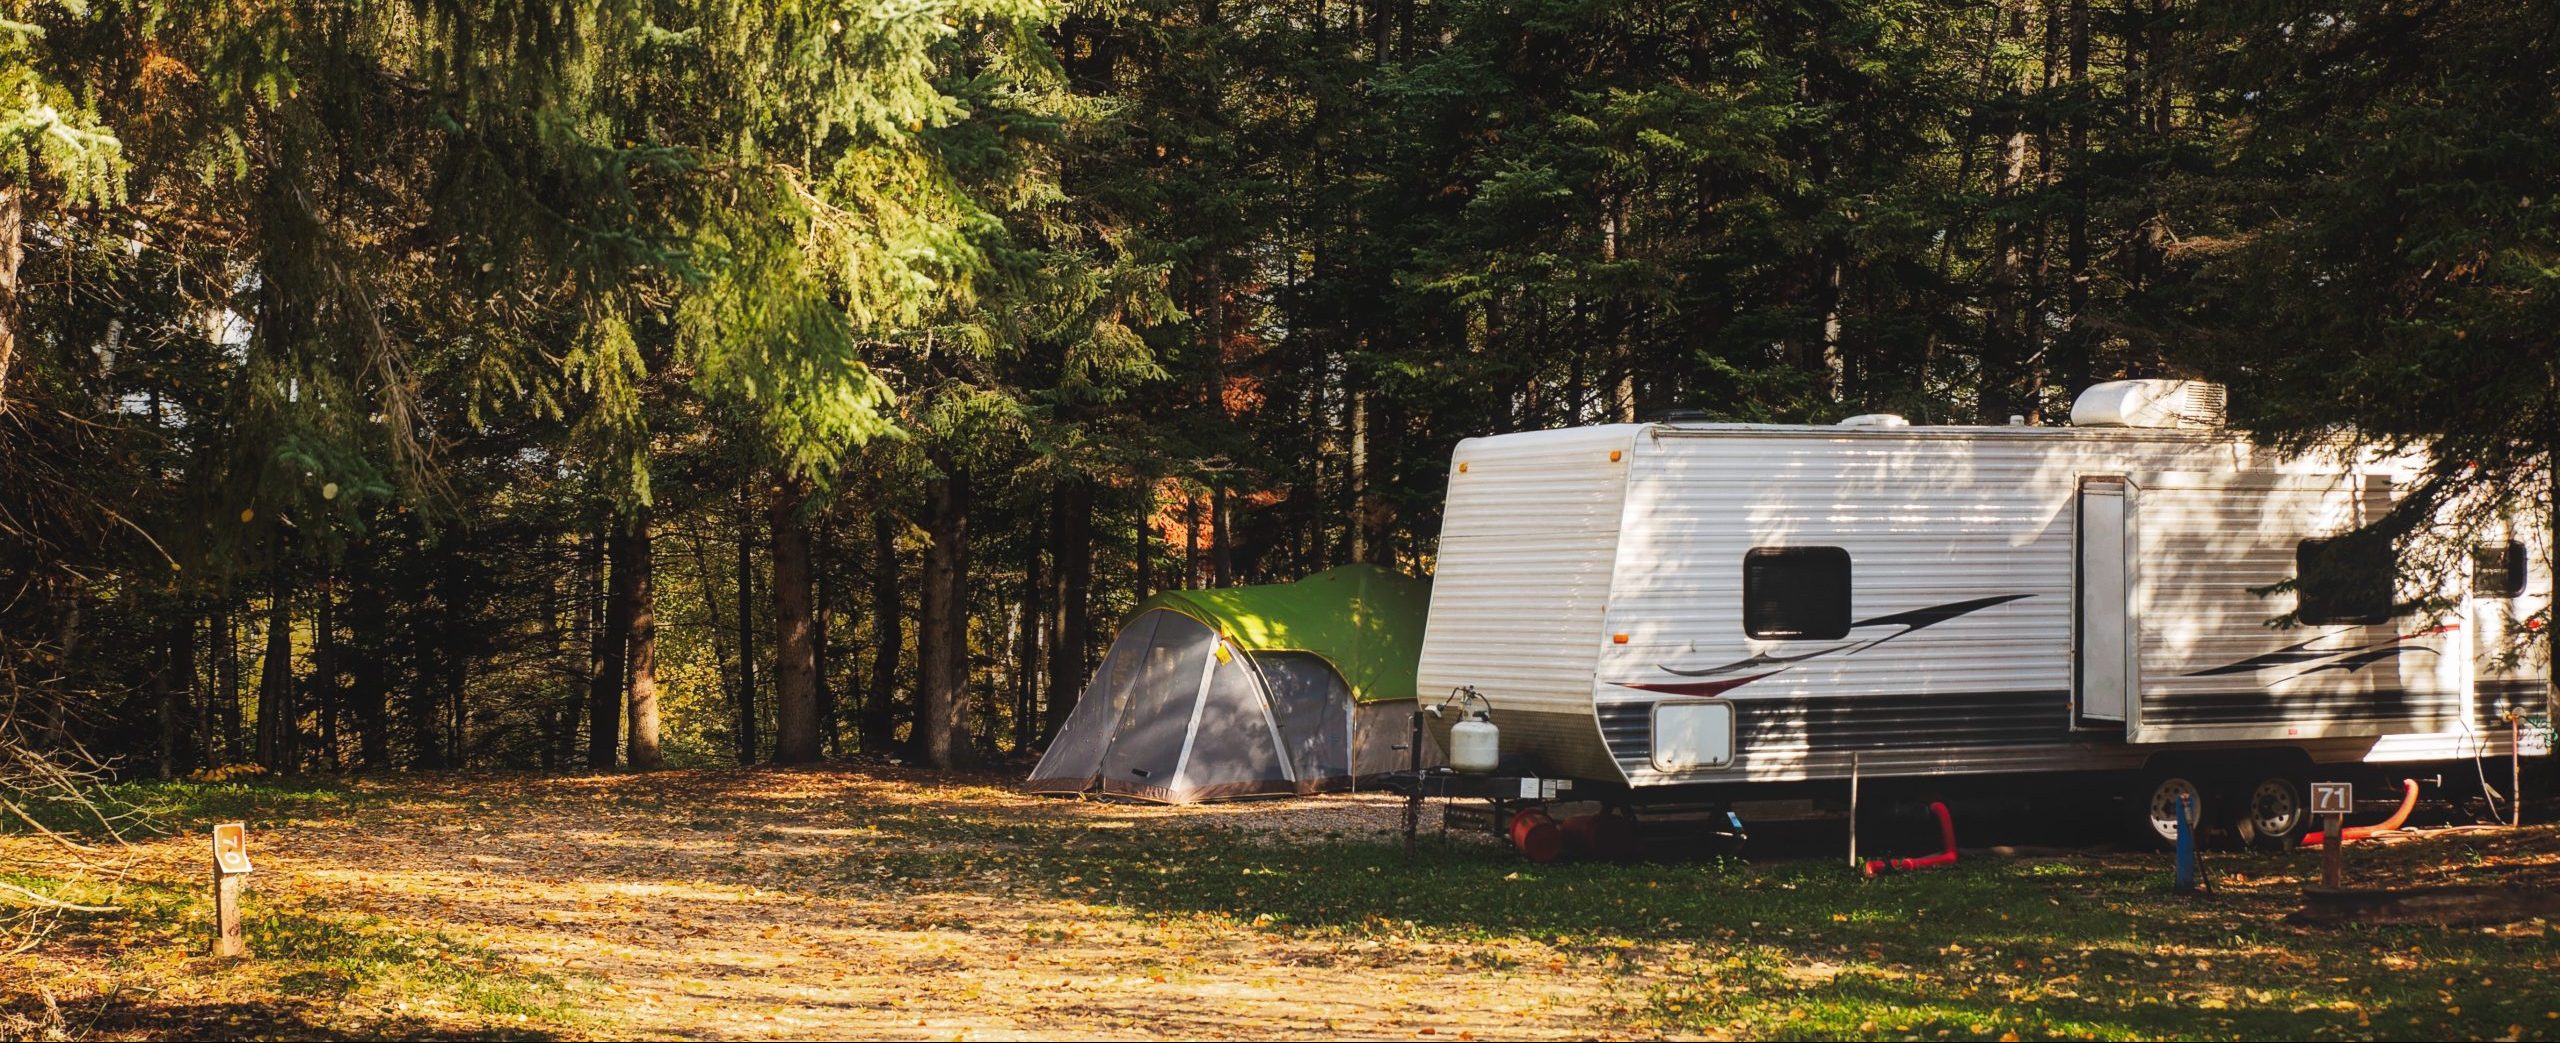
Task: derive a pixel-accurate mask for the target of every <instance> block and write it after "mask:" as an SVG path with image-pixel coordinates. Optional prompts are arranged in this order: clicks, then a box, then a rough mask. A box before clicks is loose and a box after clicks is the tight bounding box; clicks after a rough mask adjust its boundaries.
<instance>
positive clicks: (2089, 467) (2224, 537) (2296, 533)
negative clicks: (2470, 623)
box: [1423, 427, 2550, 785]
mask: <svg viewBox="0 0 2560 1043" xmlns="http://www.w3.org/2000/svg"><path fill="white" fill-rule="evenodd" d="M1639 431H1640V432H1641V434H1638V433H1637V432H1639ZM1619 438H1630V439H1631V442H1630V446H1631V448H1630V452H1629V459H1628V461H1627V463H1628V464H1629V466H1628V467H1627V468H1626V471H1625V474H1626V478H1625V483H1624V486H1623V490H1624V491H1623V496H1624V500H1623V503H1619V504H1614V505H1613V504H1612V502H1611V501H1610V497H1611V496H1613V495H1617V494H1616V493H1613V492H1612V491H1611V490H1610V489H1609V488H1608V486H1607V484H1606V483H1605V482H1601V481H1595V480H1593V479H1592V478H1591V476H1590V474H1589V471H1588V468H1589V464H1588V463H1587V461H1589V460H1590V459H1592V456H1591V454H1590V452H1589V450H1591V449H1595V448H1601V447H1603V446H1605V445H1607V444H1609V443H1612V442H1614V441H1615V440H1617V439H1619ZM1458 455H1459V458H1460V459H1464V460H1469V461H1470V463H1471V467H1470V473H1469V474H1468V475H1463V476H1461V475H1453V478H1455V479H1457V480H1456V481H1453V482H1452V486H1451V496H1450V511H1449V523H1448V524H1449V529H1448V535H1447V536H1445V537H1444V543H1443V547H1442V558H1441V560H1442V566H1441V575H1440V580H1439V582H1438V585H1437V588H1436V589H1435V591H1434V598H1433V605H1432V623H1431V625H1432V634H1431V637H1430V639H1429V640H1427V641H1426V644H1425V654H1424V666H1423V676H1424V679H1425V685H1426V690H1429V689H1430V688H1433V687H1438V688H1442V689H1444V690H1445V688H1446V686H1448V685H1451V684H1458V683H1475V684H1478V685H1479V686H1480V687H1483V688H1484V689H1485V690H1486V691H1487V692H1488V694H1494V693H1496V692H1498V691H1500V690H1502V689H1503V688H1506V687H1507V688H1508V689H1509V691H1510V692H1511V694H1512V698H1513V699H1514V701H1516V702H1522V703H1523V705H1522V709H1524V710H1526V709H1534V710H1536V711H1538V712H1540V713H1563V712H1568V711H1571V710H1572V709H1573V704H1574V703H1575V702H1576V701H1577V700H1583V701H1584V702H1583V703H1582V708H1581V709H1580V710H1579V712H1584V713H1587V714H1589V715H1590V716H1591V718H1592V719H1593V720H1594V722H1595V727H1594V729H1593V731H1592V735H1593V739H1594V740H1598V739H1599V738H1600V737H1602V736H1605V741H1604V742H1592V743H1591V745H1595V746H1603V747H1605V748H1601V749H1597V750H1594V749H1590V748H1587V747H1586V745H1585V744H1586V740H1585V739H1583V738H1582V737H1581V736H1578V735H1576V734H1574V732H1575V729H1573V728H1571V727H1562V726H1557V724H1556V722H1555V721H1552V720H1548V719H1543V718H1542V719H1540V720H1538V721H1536V722H1535V723H1534V724H1532V723H1531V722H1528V721H1523V722H1522V723H1523V725H1524V727H1521V728H1517V729H1514V728H1511V727H1506V729H1505V736H1504V737H1505V746H1506V748H1509V749H1518V750H1526V751H1530V752H1534V753H1537V754H1540V755H1541V756H1543V757H1544V759H1545V760H1546V762H1547V765H1548V770H1551V771H1565V770H1570V771H1574V772H1576V773H1583V774H1595V773H1597V774H1598V775H1599V777H1605V772H1607V771H1616V772H1618V773H1622V774H1624V775H1626V776H1627V777H1628V779H1629V780H1630V782H1632V783H1634V784H1637V785H1668V784H1707V783H1719V782H1735V781H1774V780H1796V779H1822V778H1838V777H1842V776H1845V774H1846V773H1847V768H1848V763H1849V758H1850V756H1851V755H1852V754H1853V753H1854V754H1857V755H1859V757H1860V762H1861V765H1862V769H1863V770H1864V771H1866V772H1868V773H1870V774H1876V775H1891V774H1915V773H1938V772H1945V773H1958V772H2004V771H2043V770H2072V769H2099V768H2120V767H2132V766H2136V765H2139V764H2140V763H2141V762H2142V760H2143V759H2144V758H2145V757H2147V756H2149V755H2150V754H2152V753H2154V752H2156V751H2157V750H2158V749H2159V748H2160V747H2158V746H2156V745H2142V744H2128V743H2127V742H2125V741H2124V738H2123V736H2121V735H2118V734H2115V733H2113V732H2112V731H2095V730H2090V731H2076V732H2075V731H2073V730H2072V729H2071V728H2070V722H2069V719H2068V716H2067V715H2068V706H2069V695H2068V693H2069V691H2070V688H2071V685H2072V683H2073V677H2072V670H2071V651H2070V650H2071V647H2072V641H2071V635H2072V626H2073V621H2072V616H2073V613H2072V598H2073V585H2072V569H2073V559H2074V556H2075V549H2076V548H2075V546H2074V532H2073V529H2074V525H2075V524H2076V520H2075V518H2074V505H2075V502H2076V495H2077V489H2078V479H2079V478H2080V477H2082V476H2087V475H2125V476H2129V477H2131V479H2132V480H2133V482H2134V483H2135V485H2136V486H2137V487H2138V488H2139V492H2138V494H2137V504H2136V507H2135V511H2136V518H2137V521H2136V525H2137V528H2138V530H2139V532H2138V536H2139V538H2140V540H2141V541H2142V542H2141V544H2140V545H2141V547H2142V549H2143V553H2142V563H2143V570H2142V571H2143V577H2142V582H2143V584H2144V585H2145V589H2144V591H2143V592H2142V596H2143V601H2142V605H2143V607H2144V609H2145V610H2146V615H2145V617H2144V626H2143V628H2142V631H2141V634H2140V650H2141V656H2142V665H2143V672H2144V677H2143V682H2142V683H2143V688H2142V693H2143V698H2144V700H2145V701H2146V710H2147V713H2148V716H2147V717H2144V718H2139V719H2138V725H2137V726H2138V727H2141V728H2144V729H2147V730H2148V731H2149V733H2150V735H2149V736H2148V737H2150V738H2166V739H2172V740H2176V741H2178V742H2179V743H2181V744H2191V745H2193V746H2194V747H2196V748H2226V747H2237V746H2245V745H2246V744H2248V743H2251V742H2265V741H2269V740H2273V741H2280V742H2284V743H2286V744H2288V745H2295V746H2299V747H2301V748H2303V749H2305V750H2307V751H2309V752H2310V753H2311V754H2312V756H2313V757H2314V758H2315V759H2318V760H2321V761H2324V762H2325V761H2338V760H2354V759H2359V758H2363V759H2373V760H2392V759H2407V758H2415V757H2419V756H2439V757H2452V756H2467V755H2468V754H2469V752H2470V751H2472V750H2473V749H2477V748H2479V746H2480V745H2481V741H2482V739H2484V738H2485V736H2482V735H2481V732H2482V731H2484V730H2485V729H2484V728H2483V727H2482V725H2481V724H2480V723H2479V722H2480V721H2481V720H2482V717H2481V715H2482V714H2485V713H2486V712H2487V708H2486V706H2484V705H2482V704H2481V703H2480V702H2477V701H2475V700H2473V699H2472V698H2470V697H2469V696H2468V695H2467V694H2466V691H2465V690H2466V689H2467V688H2468V686H2469V683H2470V682H2469V680H2468V678H2469V676H2470V670H2471V662H2472V660H2473V658H2474V654H2475V653H2474V650H2473V648H2472V645H2471V643H2470V640H2469V637H2468V635H2467V634H2465V633H2464V632H2462V631H2459V630H2457V631H2454V632H2452V633H2449V634H2438V635H2430V636H2424V637H2418V638H2415V639H2414V641H2413V642H2412V643H2411V647H2412V648H2413V649H2416V650H2415V651H2410V652H2408V653H2405V654H2402V655H2400V656H2399V657H2398V658H2397V659H2387V660H2382V661H2378V662H2376V663H2373V664H2369V665H2367V666H2365V667H2364V668H2362V669H2360V670H2356V671H2346V670H2331V671H2325V672H2321V673H2318V674H2305V675H2303V676H2300V677H2292V676H2290V675H2291V674H2292V673H2293V672H2294V671H2292V670H2282V669H2270V670H2263V671H2258V670H2252V671H2242V672H2236V673H2226V674H2218V675H2201V674H2198V673H2197V672H2198V671H2201V670H2205V669H2208V668H2212V667H2216V666H2221V665H2226V664H2230V663H2234V662H2237V661H2240V660H2243V659H2247V658H2249V657H2250V656H2253V655H2260V654H2263V653H2267V652H2271V651H2274V650H2276V649H2279V648H2283V647H2285V646H2287V645H2293V644H2296V643H2301V642H2307V641H2315V640H2317V641H2320V642H2322V643H2321V644H2319V645H2316V646H2314V647H2322V648H2325V647H2330V646H2331V645H2332V644H2335V645H2337V646H2339V647H2348V646H2353V645H2357V644H2360V643H2371V642H2377V641H2379V642H2385V643H2387V642H2389V641H2390V640H2391V639H2393V638H2396V637H2399V636H2400V635H2399V634H2398V633H2396V632H2395V628H2394V627H2391V626H2376V627H2369V628H2358V627H2329V628H2298V629H2293V630H2272V629H2269V628H2268V627H2267V626H2266V625H2265V623H2266V621H2267V620H2268V619H2269V618H2270V617H2273V616H2276V615H2280V614H2282V613H2285V612H2287V611H2290V610H2291V608H2292V601H2291V598H2290V597H2288V596H2282V595H2279V596H2274V597H2261V596H2259V595H2257V594H2255V593H2252V592H2251V588H2256V587H2264V586H2267V585H2270V584H2274V583H2277V582H2280V581H2281V580H2283V579H2285V578H2287V577H2288V576H2290V575H2291V574H2292V571H2293V563H2294V558H2293V556H2294V548H2295V546H2296V545H2297V544H2298V543H2299V541H2300V540H2302V539H2304V538H2306V537H2312V536H2320V535H2328V534H2331V533H2334V532H2336V531H2338V530H2340V529H2344V528H2347V527H2349V526H2352V525H2354V524H2356V523H2358V522H2360V521H2363V520H2365V519H2367V518H2370V517H2372V516H2373V514H2374V513H2375V512H2377V511H2379V510H2382V509H2387V507H2388V505H2389V503H2390V502H2391V497H2392V496H2393V495H2394V488H2395V485H2396V483H2399V482H2405V481H2406V480H2407V479H2408V478H2409V477H2410V476H2411V474H2412V470H2411V467H2412V463H2413V462H2412V461H2410V460H2406V459H2396V460H2386V459H2370V458H2369V459H2364V460H2361V461H2359V462H2358V464H2357V466H2356V467H2355V468H2354V471H2355V473H2353V474H2350V475H2346V476H2343V477H2342V476H2339V475H2337V474H2336V473H2335V472H2336V471H2337V467H2336V465H2335V464H2334V463H2333V462H2330V461H2326V460H2321V459H2305V458H2282V457H2276V456H2273V455H2270V454H2265V453H2261V452H2259V451H2258V450H2256V449H2254V448H2253V447H2251V446H2249V445H2248V444H2246V443H2245V442H2239V441H2234V440H2230V439H2226V438H2218V437H2211V436H2204V435H2197V434H2192V433H2177V432H2158V433H2148V432H2127V431H2074V430H2055V429H2042V430H2028V429H1974V430H1950V429H1913V430H1909V431H1875V430H1866V431H1854V432H1850V431H1841V432H1833V431H1828V430H1823V429H1805V428H1793V429H1788V428H1748V427H1724V428H1717V429H1712V430H1698V429H1672V428H1663V427H1650V428H1642V429H1630V428H1625V427H1618V428H1606V429H1585V430H1583V431H1568V432H1544V433H1539V434H1535V435H1524V436H1504V437H1502V438H1497V439H1486V440H1478V441H1475V442H1470V443H1467V444H1466V445H1464V446H1462V447H1461V449H1460V451H1459V454H1458ZM1601 455H1602V456H1603V457H1605V453H1603V454H1601ZM1475 461H1494V462H1495V464H1494V465H1493V466H1491V467H1487V469H1486V470H1485V471H1484V474H1483V475H1477V474H1476V473H1475V472H1476V469H1477V468H1479V467H1486V465H1484V464H1478V463H1475ZM1497 475H1499V476H1500V478H1499V479H1496V478H1494V476H1497ZM1479 477H1482V478H1485V479H1486V480H1484V481H1473V480H1472V479H1475V478H1479ZM1613 511H1614V512H1615V513H1614V514H1613ZM1613 517H1615V518H1622V519H1623V525H1624V531H1623V533H1619V532H1613V531H1605V530H1609V529H1610V528H1611V525H1610V521H1611V519H1612V518H1613ZM1585 524H1588V525H1591V526H1595V527H1596V528H1598V529H1600V530H1604V531H1599V532H1594V531H1591V530H1586V529H1583V528H1581V527H1580V526H1582V525H1585ZM1762 546H1835V547H1840V548H1843V549H1844V550H1846V551H1848V552H1849V554H1850V557H1851V559H1852V563H1853V582H1852V587H1853V594H1852V605H1851V618H1852V619H1853V620H1871V619H1874V618H1876V617H1879V616H1885V615H1890V614H1896V613H1909V612H1916V611H1920V610H1924V609H1929V608H1932V607H1935V606H1944V605H1949V604H1953V603H1958V602H1966V601H1971V600H1975V599H1985V598H2011V599H2013V600H2009V601H2005V602H2003V603H2000V604H1996V605H1990V606H1988V607H1983V608H1980V609H1978V610H1976V611H1973V612H1970V613H1967V614H1964V615H1961V616H1957V617H1953V618H1949V619H1947V620H1946V621H1944V622H1941V623H1937V624H1935V625H1932V626H1929V627H1927V628H1924V629H1918V630H1910V631H1907V632H1904V633H1903V634H1902V635H1901V636H1896V637H1893V639H1892V640H1890V641H1887V642H1884V643H1881V644H1877V645H1874V646H1872V647H1869V648H1866V649H1862V650H1856V651H1852V650H1851V649H1850V647H1849V646H1852V645H1854V644H1856V643H1857V642H1859V641H1862V640H1865V639H1869V638H1872V637H1877V636H1890V635H1892V634H1893V633H1894V632H1895V630H1896V629H1897V628H1893V627H1885V628H1883V629H1882V630H1879V631H1853V632H1852V633H1851V635H1850V637H1849V638H1848V639H1846V640H1842V641H1830V642H1825V641H1811V640H1805V641H1771V640H1755V639H1752V638H1750V637H1749V636H1748V635H1746V634H1745V633H1744V632H1743V620H1742V599H1741V597H1740V583H1741V572H1742V559H1743V555H1744V553H1745V552H1747V551H1749V550H1750V549H1752V548H1754V547H1762ZM1604 549H1605V550H1606V551H1607V553H1608V554H1609V555H1610V559H1609V560H1610V561H1611V562H1612V564H1611V566H1610V578H1609V579H1607V580H1606V581H1605V582H1603V581H1602V580H1600V579H1599V578H1597V577H1596V576H1595V575H1594V573H1593V571H1592V570H1593V569H1594V568H1595V563H1596V562H1597V561H1599V560H1600V559H1599V557H1598V556H1599V555H1600V554H1601V553H1602V552H1603V551H1604ZM2531 576H2532V578H2531V579H2530V581H2529V582H2530V584H2531V587H2530V592H2529V594H2530V596H2529V597H2527V598H2523V599H2518V601H2517V602H2516V605H2515V610H2516V611H2518V612H2530V611H2532V610H2533V609H2534V608H2537V607H2538V606H2539V604H2540V603H2541V602H2540V600H2539V599H2540V598H2543V597H2547V596H2548V592H2549V590H2550V579H2549V570H2548V569H2547V567H2544V566H2543V563H2542V562H2541V561H2540V560H2539V559H2538V556H2537V560H2536V561H2535V562H2534V563H2533V569H2532V573H2531ZM1453 580H1454V582H1453ZM1604 606H1605V608H1604ZM1444 619H1446V620H1448V621H1449V623H1450V624H1451V625H1450V626H1449V628H1448V632H1447V633H1445V634H1444V633H1443V626H1444V624H1443V620H1444ZM2404 622H2405V621H2404ZM1614 633H1624V634H1626V635H1627V637H1628V640H1627V643H1625V644H1623V645H1619V644H1613V643H1609V641H1608V635H1610V634H1614ZM2324 633H2326V634H2328V635H2329V636H2326V637H2323V636H2321V635H2323V634H2324ZM1824 649H1832V650H1833V651H1831V652H1830V654H1827V655H1823V656H1818V657H1812V658H1807V659H1803V660H1801V661H1798V662H1794V663H1789V664H1767V665H1765V666H1763V667H1759V668H1754V670H1753V671H1749V672H1759V671H1761V670H1768V669H1774V672H1773V673H1771V676H1768V677H1765V678H1762V679H1760V680H1757V681H1753V682H1752V683H1750V684H1747V685H1743V686H1741V687H1738V688H1735V689H1732V690H1730V691H1727V692H1725V693H1723V694H1721V695H1720V696H1718V697H1719V698H1723V699H1726V700H1728V701H1730V702H1732V703H1733V704H1734V706H1735V709H1736V719H1737V723H1736V728H1737V735H1736V739H1737V746H1736V750H1735V760H1734V762H1733V764H1732V765H1730V766H1729V767H1725V768H1716V769H1703V770H1700V771H1694V772H1686V773H1681V774H1679V775H1676V776H1675V775H1665V774H1663V773H1659V772H1655V771H1653V770H1652V767H1651V756H1650V754H1651V733H1650V730H1651V707H1652V706H1653V705H1654V704H1655V703H1657V702H1659V701H1661V700H1662V699H1664V698H1692V697H1694V696H1664V695H1661V694H1659V693H1654V692H1646V691H1641V690H1637V689H1632V688H1627V687H1624V686H1622V685H1621V684H1619V683H1617V682H1636V683H1676V682H1682V681H1688V680H1693V679H1694V678H1693V677H1690V676H1686V675H1683V674H1681V673H1679V672H1678V671H1690V672H1692V673H1694V672H1696V671H1701V670H1708V669H1712V668H1715V667H1718V666H1723V665H1731V664H1735V663H1739V662H1741V661H1743V660H1746V659H1748V658H1750V657H1752V656H1755V655H1767V656H1799V655H1803V654H1805V653H1808V652H1815V651H1822V650H1824ZM2304 665H2305V666H2311V665H2319V664H2316V663H2313V664H2304ZM2297 669H2299V668H2297ZM2510 669H2514V668H2510ZM2525 669H2532V668H2531V667H2527V668H2525ZM1742 672H1745V671H1737V672H1736V673H1735V674H1725V675H1719V676H1724V677H1733V676H1735V675H1736V674H1738V673H1742ZM2504 672H2505V671H2501V673H2504ZM1577 675H1578V677H1579V684H1580V685H1581V686H1582V687H1581V689H1580V691H1579V692H1569V689H1571V687H1572V686H1573V685H1574V684H1575V683H1576V678H1577ZM2138 737H2139V736H2138ZM2496 739H2497V741H2499V742H2503V741H2504V736H2503V735H2498V736H2497V737H2496ZM1595 760H1597V761H1599V762H1600V764H1601V765H1602V767H1601V768H1599V769H1594V768H1592V767H1590V765H1591V763H1592V762H1593V761H1595Z"/></svg>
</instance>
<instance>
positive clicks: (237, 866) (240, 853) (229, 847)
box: [213, 822, 250, 874]
mask: <svg viewBox="0 0 2560 1043" xmlns="http://www.w3.org/2000/svg"><path fill="white" fill-rule="evenodd" d="M248 832H249V831H248V830H247V829H246V828H244V827H243V826H242V825H241V824H240V823H238V822H225V823H223V824H221V825H218V826H215V827H213V864H214V867H215V868H216V869H217V870H219V871H220V872H223V873H226V874H228V873H246V872H248V871H249V868H250V867H249V838H248Z"/></svg>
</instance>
